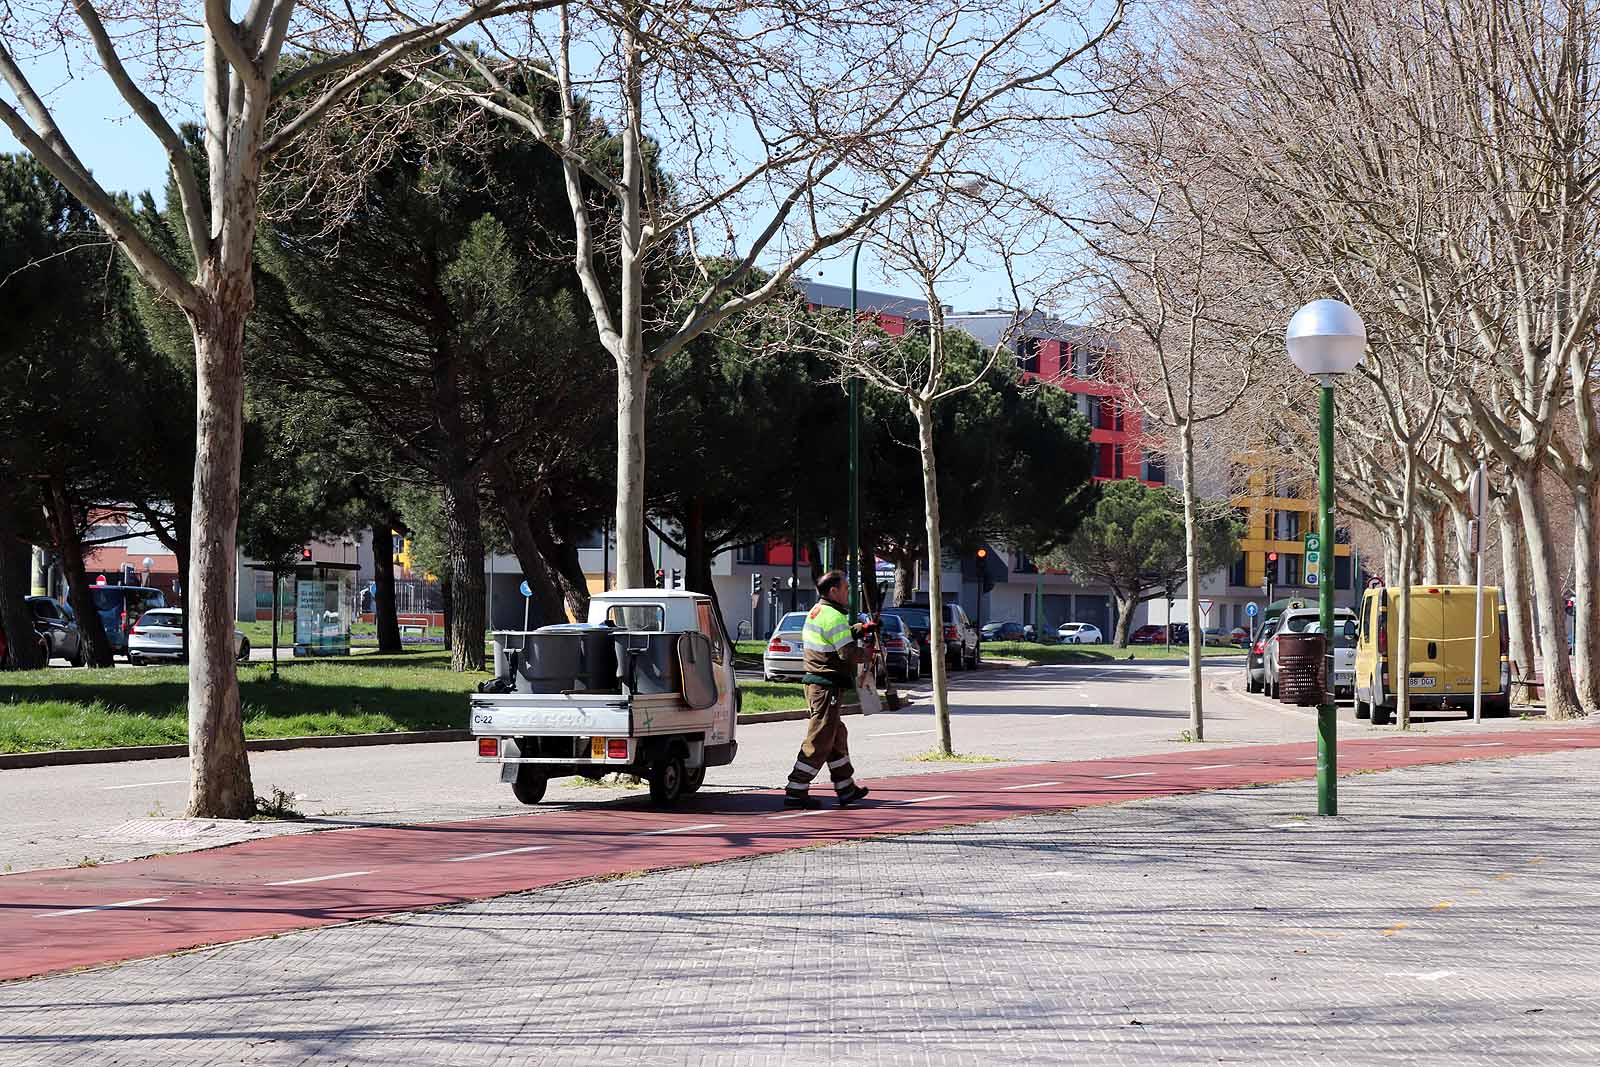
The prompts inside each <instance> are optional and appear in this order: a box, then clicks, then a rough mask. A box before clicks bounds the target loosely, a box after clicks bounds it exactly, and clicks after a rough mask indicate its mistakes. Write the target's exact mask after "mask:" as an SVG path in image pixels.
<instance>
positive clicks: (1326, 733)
mask: <svg viewBox="0 0 1600 1067" xmlns="http://www.w3.org/2000/svg"><path fill="white" fill-rule="evenodd" d="M1320 430H1321V456H1320V461H1319V462H1318V464H1317V470H1318V476H1319V478H1320V480H1321V483H1322V484H1321V487H1320V488H1321V497H1322V499H1321V507H1320V514H1319V515H1318V517H1317V531H1318V534H1319V540H1320V541H1321V544H1319V545H1318V548H1319V550H1320V551H1321V552H1322V553H1323V554H1324V555H1327V554H1329V553H1332V552H1334V551H1335V548H1334V542H1333V377H1332V376H1331V375H1330V376H1327V377H1324V378H1323V379H1322V417H1321V426H1320ZM1319 569H1321V570H1322V571H1323V573H1322V575H1321V576H1320V577H1321V578H1323V579H1327V580H1323V581H1319V582H1318V584H1317V598H1318V601H1319V604H1318V606H1319V607H1320V608H1321V612H1320V614H1321V619H1322V637H1323V640H1324V641H1325V642H1326V648H1325V652H1324V657H1323V670H1324V671H1325V674H1324V677H1323V686H1322V699H1321V701H1320V702H1319V703H1318V704H1317V814H1318V815H1337V814H1339V796H1338V781H1339V754H1338V748H1337V745H1336V742H1337V737H1336V732H1337V729H1338V721H1339V720H1338V717H1337V716H1338V708H1337V707H1336V706H1335V704H1334V702H1333V681H1334V678H1333V667H1334V662H1335V661H1334V644H1335V641H1334V637H1335V635H1334V632H1333V582H1332V580H1331V579H1332V577H1333V570H1334V568H1319Z"/></svg>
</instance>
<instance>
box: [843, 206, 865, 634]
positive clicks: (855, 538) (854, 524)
mask: <svg viewBox="0 0 1600 1067" xmlns="http://www.w3.org/2000/svg"><path fill="white" fill-rule="evenodd" d="M866 243H867V237H866V234H862V235H861V239H860V240H858V241H857V242H856V250H855V254H854V255H852V256H851V257H850V343H851V344H854V343H855V339H856V327H857V326H858V325H859V323H858V320H857V318H856V275H857V273H858V271H859V268H860V267H861V248H862V246H863V245H865V244H866ZM849 552H850V554H849V556H847V557H846V560H847V562H846V563H845V574H847V575H848V576H849V578H850V618H852V619H854V618H855V617H856V615H857V614H858V613H859V612H860V611H861V378H860V377H859V376H852V377H851V379H850V549H849Z"/></svg>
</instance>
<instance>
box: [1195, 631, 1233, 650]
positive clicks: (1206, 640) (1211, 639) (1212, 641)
mask: <svg viewBox="0 0 1600 1067" xmlns="http://www.w3.org/2000/svg"><path fill="white" fill-rule="evenodd" d="M1201 640H1202V643H1203V644H1207V645H1212V646H1214V647H1217V648H1226V647H1228V644H1229V641H1230V638H1229V636H1228V631H1226V630H1224V629H1221V628H1220V627H1216V626H1208V627H1206V628H1205V631H1204V632H1203V634H1202V638H1201Z"/></svg>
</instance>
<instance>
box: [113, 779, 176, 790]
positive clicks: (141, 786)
mask: <svg viewBox="0 0 1600 1067" xmlns="http://www.w3.org/2000/svg"><path fill="white" fill-rule="evenodd" d="M188 781H189V779H187V778H168V779H167V780H166V781H164V782H133V783H130V784H128V785H103V786H101V787H100V788H101V789H148V788H149V787H151V786H157V785H184V784H186V783H187V782H188Z"/></svg>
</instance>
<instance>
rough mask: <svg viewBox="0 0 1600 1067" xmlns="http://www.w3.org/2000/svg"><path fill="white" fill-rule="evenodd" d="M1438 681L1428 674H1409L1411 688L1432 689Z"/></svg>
mask: <svg viewBox="0 0 1600 1067" xmlns="http://www.w3.org/2000/svg"><path fill="white" fill-rule="evenodd" d="M1438 681H1439V680H1438V679H1437V678H1434V677H1431V676H1430V675H1426V674H1413V675H1412V676H1411V688H1413V689H1432V688H1433V687H1434V686H1435V685H1436V684H1438Z"/></svg>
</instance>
